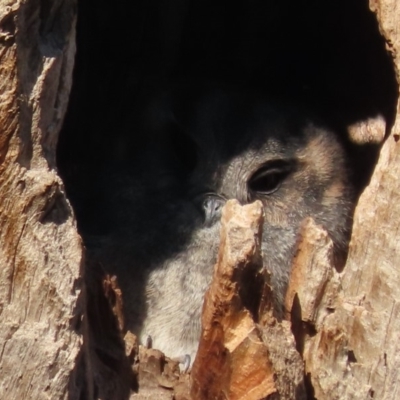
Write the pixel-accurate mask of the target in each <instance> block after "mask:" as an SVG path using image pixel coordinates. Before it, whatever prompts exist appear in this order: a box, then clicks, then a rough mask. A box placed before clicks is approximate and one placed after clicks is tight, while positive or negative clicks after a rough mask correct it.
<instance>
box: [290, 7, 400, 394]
mask: <svg viewBox="0 0 400 400" xmlns="http://www.w3.org/2000/svg"><path fill="white" fill-rule="evenodd" d="M370 6H371V9H373V10H374V11H375V12H376V14H377V17H378V20H379V24H380V29H381V32H382V34H383V35H384V36H385V38H386V40H387V44H388V49H389V50H390V52H391V54H392V55H393V57H394V62H395V65H396V71H397V76H398V81H400V77H399V71H400V68H399V67H400V32H399V30H398V23H399V20H400V7H399V4H398V2H396V0H382V1H371V2H370ZM397 110H398V112H397V118H396V121H395V124H394V126H393V128H392V129H391V132H390V135H389V137H388V138H387V140H386V142H385V143H384V145H383V147H382V150H381V153H380V157H379V161H378V164H377V166H376V168H375V172H374V174H373V176H372V179H371V182H370V184H369V186H368V187H367V188H366V189H365V191H364V193H363V194H362V196H361V198H360V200H359V203H358V205H357V208H356V211H355V216H354V226H353V233H352V239H351V243H350V250H349V255H348V259H347V263H346V266H345V268H344V270H343V272H342V273H340V274H339V273H337V272H336V271H335V270H334V269H333V268H332V263H331V261H330V257H329V251H330V246H331V244H330V243H329V241H328V242H327V243H326V244H325V245H324V244H323V241H324V240H325V239H323V236H324V235H323V234H322V233H321V232H319V231H318V228H316V227H309V232H308V233H306V234H305V236H303V250H302V249H301V248H300V253H301V252H302V251H303V255H302V256H301V257H304V259H305V261H306V262H305V264H304V260H303V263H302V265H303V267H302V268H303V270H302V272H301V273H300V276H301V284H300V282H299V283H297V282H296V279H295V275H298V274H297V272H298V271H297V269H296V267H295V270H294V274H293V275H292V286H291V291H290V293H289V294H288V296H289V298H288V299H287V305H288V306H289V307H290V308H291V311H292V313H291V318H292V321H293V320H295V321H296V324H295V326H297V327H298V328H299V329H298V330H297V331H295V332H296V340H297V342H298V343H301V346H300V347H299V350H300V351H301V352H302V354H303V358H304V360H305V369H306V374H307V376H308V377H309V379H310V383H311V384H312V387H313V392H314V393H313V395H314V396H315V398H317V399H373V398H375V399H396V398H398V397H399V393H398V391H399V389H398V386H399V378H398V370H399V368H400V357H399V354H400V352H399V341H398V332H399V331H400V325H399V312H400V307H399V300H398V299H399V298H400V289H399V288H400V285H399V282H400V271H399V268H398V267H399V256H400V240H399V228H398V227H399V218H398V215H399V213H400V180H399V176H400V152H399V145H400V144H399V138H400V115H399V114H400V112H399V108H397ZM375 128H378V130H379V124H375ZM383 129H384V127H382V126H381V127H380V130H381V131H383ZM382 133H383V132H382ZM382 133H379V134H376V133H374V135H375V137H380V136H382ZM318 236H319V237H318ZM310 241H314V243H315V244H316V246H315V245H314V246H312V247H311V249H308V250H307V249H305V248H304V247H306V244H307V243H310ZM322 253H324V254H322ZM320 256H321V257H320ZM310 260H314V261H313V262H315V260H317V261H316V263H315V264H316V266H317V268H316V270H318V271H319V273H318V274H316V273H315V272H314V271H313V269H308V268H307V263H308V262H309V261H310ZM296 266H297V264H296ZM331 288H334V290H331ZM310 326H311V329H310Z"/></svg>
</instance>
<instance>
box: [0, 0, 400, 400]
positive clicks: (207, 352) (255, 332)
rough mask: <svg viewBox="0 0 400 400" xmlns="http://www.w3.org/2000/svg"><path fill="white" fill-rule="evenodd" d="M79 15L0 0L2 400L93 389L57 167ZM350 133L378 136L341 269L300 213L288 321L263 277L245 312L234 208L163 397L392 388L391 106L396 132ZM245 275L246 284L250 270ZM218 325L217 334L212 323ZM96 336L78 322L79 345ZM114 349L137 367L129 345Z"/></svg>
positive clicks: (380, 0) (396, 162)
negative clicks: (191, 339)
mask: <svg viewBox="0 0 400 400" xmlns="http://www.w3.org/2000/svg"><path fill="white" fill-rule="evenodd" d="M370 8H371V9H372V10H373V11H374V12H375V14H376V17H377V20H378V22H379V27H380V31H381V34H382V35H383V36H384V38H385V40H386V45H387V49H388V51H389V52H390V54H391V55H392V57H393V60H394V64H395V66H396V73H397V81H398V82H400V75H399V71H400V33H399V31H398V29H397V27H398V25H399V23H400V9H399V7H398V6H397V1H396V0H375V1H370ZM343 13H346V10H345V9H344V10H343ZM75 22H76V9H75V4H74V2H72V1H68V0H67V1H64V2H56V3H54V4H49V3H48V2H45V1H33V0H28V1H26V2H17V1H15V2H9V3H4V2H3V3H2V4H0V96H1V97H0V98H1V104H0V129H1V130H0V265H1V272H0V284H1V285H0V315H1V328H0V343H1V351H0V397H1V398H10V399H14V398H15V399H30V398H32V399H38V398H39V399H41V398H54V399H58V398H63V399H67V398H69V399H76V398H78V395H79V393H81V394H82V393H85V392H83V391H82V388H79V387H76V385H77V386H79V385H80V384H82V381H85V382H86V383H85V384H82V385H84V386H85V388H84V390H85V391H86V394H87V395H88V396H94V395H95V392H94V389H93V376H91V374H92V373H93V369H92V367H93V366H91V364H90V363H91V361H90V359H91V358H90V357H91V353H90V352H91V347H90V343H86V346H87V347H86V349H88V351H87V353H86V357H87V359H86V362H85V363H83V364H82V360H83V359H84V358H85V357H84V356H83V355H82V354H83V353H81V356H79V357H78V353H79V350H80V349H81V344H82V336H81V334H82V333H84V331H85V329H79V328H80V327H82V325H81V319H82V315H83V314H85V311H84V310H85V304H87V303H88V304H89V300H90V299H88V298H86V299H85V291H83V292H81V299H80V300H79V301H78V297H79V293H80V291H81V288H82V286H81V282H80V278H81V276H82V266H83V248H82V243H81V240H80V237H79V235H78V233H77V229H76V223H75V220H74V216H73V212H72V208H71V206H70V204H69V201H68V199H67V197H66V195H65V190H64V187H63V182H62V181H61V179H60V178H59V176H58V175H57V169H56V161H55V147H56V144H57V139H58V133H59V131H60V128H61V126H62V123H63V118H64V115H65V112H66V108H67V103H68V97H69V93H70V89H71V80H72V70H73V64H74V55H75ZM354 23H357V22H354ZM351 130H352V134H354V136H355V138H357V140H359V141H362V142H364V143H368V142H380V141H382V139H383V138H384V137H386V140H385V142H384V144H383V146H382V149H381V152H380V156H379V160H378V163H377V165H376V168H375V171H374V174H373V176H372V179H371V181H370V183H369V185H368V186H367V188H366V189H365V191H364V192H363V193H362V195H361V197H360V199H359V203H358V205H357V208H356V211H355V216H354V226H353V233H352V239H351V242H350V249H349V254H348V259H347V262H346V265H345V267H344V268H343V270H342V271H338V270H337V269H335V267H334V265H333V262H332V244H331V241H330V239H329V237H328V236H327V234H326V232H324V230H323V229H321V228H320V227H318V226H316V225H315V224H314V222H313V221H312V220H308V221H305V223H304V227H303V230H302V232H301V235H300V240H299V247H298V253H297V256H296V258H295V260H294V265H293V272H292V276H291V281H290V286H289V291H288V293H287V297H286V309H287V315H286V319H285V320H283V321H279V320H277V319H276V318H275V317H274V316H273V315H272V314H271V312H270V306H269V303H268V285H267V286H265V287H262V288H261V287H259V292H258V294H259V301H258V303H257V310H256V311H257V315H256V316H255V314H256V313H255V312H254V309H253V312H250V311H249V309H251V307H250V308H249V306H248V304H247V303H246V297H245V296H246V293H245V292H246V291H243V290H240V289H241V287H242V285H243V282H241V280H240V276H241V275H240V274H242V275H243V274H244V272H243V271H242V272H243V273H242V272H240V274H239V279H238V276H237V275H235V274H232V269H234V268H239V267H240V268H247V267H246V266H247V265H248V266H250V267H251V266H252V268H253V267H254V265H256V264H257V251H258V250H257V235H259V231H258V228H257V226H258V225H257V224H259V219H260V218H261V212H260V210H258V209H257V205H253V207H255V208H254V209H251V211H249V210H242V209H240V208H237V207H236V205H232V204H230V205H229V208H227V210H226V211H225V218H226V219H225V224H224V230H223V233H222V235H223V236H222V239H223V240H222V242H223V245H222V247H221V255H222V257H220V264H219V265H218V266H217V268H216V273H215V280H214V282H213V284H212V287H211V289H210V291H209V292H208V294H207V296H206V305H207V306H206V308H205V309H204V315H203V324H204V332H203V337H202V342H201V345H200V351H199V357H198V359H197V360H196V363H195V366H194V369H193V373H192V376H191V378H190V379H187V380H186V381H185V380H184V381H182V380H179V379H180V378H178V377H176V376H175V375H174V374H175V372H174V369H173V368H172V367H171V371H172V372H171V376H172V377H173V378H171V379H172V380H171V381H168V382H167V383H166V381H165V380H164V381H162V382H163V383H162V382H161V381H160V379H161V378H157V379H158V382H159V383H160V382H161V383H162V384H161V386H164V387H167V388H168V390H167V392H165V393H164V395H165V398H171V397H172V396H173V392H171V389H173V388H174V387H175V396H176V398H189V397H192V398H195V399H206V398H211V397H212V398H230V399H254V400H255V399H261V398H265V397H268V396H269V397H268V398H280V399H293V398H298V399H301V398H317V399H373V398H377V399H395V398H397V397H398V396H399V395H398V389H397V387H398V382H399V378H398V373H397V371H398V370H399V368H400V359H399V357H398V354H399V349H398V346H399V344H398V332H399V331H400V326H399V322H398V321H399V320H400V319H399V317H398V313H399V312H400V306H399V304H400V303H399V301H398V300H397V299H398V298H400V293H399V291H400V285H399V282H400V275H399V274H400V272H399V268H397V267H398V260H399V256H400V240H399V235H400V233H399V228H398V227H399V217H398V216H399V214H400V180H399V176H400V152H399V145H400V144H399V140H400V111H399V108H398V107H397V115H396V120H395V122H394V124H393V126H384V124H382V123H381V120H379V119H375V120H369V121H367V122H365V123H362V124H359V125H357V126H354V127H352V129H351ZM235 207H236V208H235ZM243 218H244V219H243ZM232 221H233V222H232ZM238 221H239V222H240V221H241V222H240V223H239V225H240V224H242V223H243V224H244V225H243V224H242V225H240V226H241V229H243V232H244V233H243V235H244V236H245V237H246V238H247V239H246V240H247V242H246V241H243V251H242V253H240V254H239V253H237V252H236V253H235V252H234V251H233V250H234V247H230V246H232V242H231V241H230V240H229V229H230V226H232V223H238ZM243 221H245V222H243ZM230 224H231V225H230ZM224 235H225V236H224ZM246 235H247V236H246ZM246 245H247V246H248V247H246ZM246 249H247V250H248V251H247V250H246ZM246 251H247V252H246ZM224 256H226V258H224ZM235 257H238V258H237V261H238V263H236V264H235ZM227 260H228V261H227ZM239 261H240V262H239ZM239 264H240V265H239ZM221 275H223V278H224V279H225V280H224V279H222V278H221ZM218 277H219V278H218ZM254 279H255V285H256V286H257V279H258V278H257V271H255V273H254ZM110 285H111V286H112V284H110ZM111 286H110V287H111ZM108 289H110V288H109V287H108ZM108 289H107V290H108ZM110 290H111V292H112V291H113V290H114V291H117V288H115V287H111V289H110ZM91 295H93V293H92V292H91ZM86 311H87V310H86ZM116 314H118V313H116ZM216 315H217V316H218V318H217V319H216ZM86 316H87V315H86ZM216 321H217V322H218V324H217V325H218V329H219V331H218V330H217V331H214V332H211V331H210V329H211V326H212V325H213V324H214V325H215V322H216ZM117 325H118V324H116V325H115V326H112V327H111V328H110V329H117V330H118V326H117ZM77 331H79V332H80V334H78V333H77ZM118 334H119V333H118V332H117V335H118ZM127 338H129V335H128V336H127ZM95 339H96V338H95V337H94V336H93V335H91V334H90V332H89V334H88V332H86V336H85V340H86V341H90V340H95ZM121 340H122V338H121ZM132 343H133V342H130V341H129V340H128V339H126V346H127V347H129V346H128V345H131V347H132V348H135V345H134V344H132ZM221 355H223V357H222V358H218V357H217V356H221ZM142 356H143V355H142ZM124 357H127V359H129V360H131V362H132V363H133V364H135V363H136V360H137V354H132V353H131V352H130V350H129V349H127V353H126V355H125V356H124ZM146 357H147V356H146V355H144V356H143V358H146ZM122 358H123V357H122ZM122 358H121V360H122ZM156 358H157V357H156ZM133 360H135V361H133ZM255 360H257V363H255ZM125 361H126V360H125ZM125 361H124V362H125ZM121 362H122V361H121ZM150 364H151V363H150ZM136 367H137V365H136V364H135V368H136ZM149 369H151V365H150V367H149ZM142 370H143V368H142ZM139 371H140V366H139ZM217 371H219V372H220V373H221V374H220V376H218V374H217ZM161 375H162V374H161ZM161 375H160V376H161ZM127 379H128V378H127ZM129 379H130V378H129ZM161 380H162V379H161ZM171 382H172V383H171ZM128 386H129V387H132V385H131V383H129V384H128ZM128 386H127V387H128ZM182 387H183V389H182ZM152 390H153V389H152ZM100 392H101V391H100ZM189 392H190V393H191V395H189ZM103 393H106V392H103ZM121 393H122V392H121ZM154 393H155V392H154ZM157 393H158V392H157ZM143 396H144V397H145V396H146V394H145V393H143ZM147 396H151V394H147ZM157 396H161V395H159V394H157ZM133 397H134V398H136V397H137V398H140V395H139V396H138V395H133ZM148 398H149V397H148ZM150 398H151V397H150ZM160 398H161V397H160Z"/></svg>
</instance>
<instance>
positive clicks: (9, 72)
mask: <svg viewBox="0 0 400 400" xmlns="http://www.w3.org/2000/svg"><path fill="white" fill-rule="evenodd" d="M74 40H75V16H74V3H73V2H72V1H64V2H56V3H54V2H53V3H49V2H46V1H39V0H28V1H25V2H21V1H11V2H10V1H1V2H0V127H1V128H0V129H1V131H0V265H1V268H0V314H1V324H0V343H1V347H0V348H1V350H0V398H2V399H49V398H51V399H61V398H67V397H68V393H67V390H68V382H69V376H70V373H71V371H72V370H73V368H74V364H75V358H76V356H77V353H78V349H79V346H80V339H79V337H78V336H77V335H76V334H75V333H74V331H73V330H72V327H71V322H72V316H73V314H74V308H75V306H76V301H77V296H78V287H77V278H78V276H79V271H80V266H81V261H82V247H81V241H80V238H79V236H78V234H77V231H76V226H75V222H74V220H73V217H72V213H71V207H70V205H69V203H68V202H67V200H66V198H65V193H64V188H63V184H62V182H61V180H60V178H59V177H58V176H57V173H56V171H55V145H56V143H57V136H58V132H59V130H60V126H61V123H62V120H63V116H64V113H65V111H66V107H67V102H68V96H69V90H70V87H71V76H72V68H73V59H74V53H75V43H74Z"/></svg>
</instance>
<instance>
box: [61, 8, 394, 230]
mask: <svg viewBox="0 0 400 400" xmlns="http://www.w3.org/2000/svg"><path fill="white" fill-rule="evenodd" d="M78 11H79V17H78V28H77V30H78V34H77V56H76V66H75V71H74V80H73V87H72V93H71V100H70V105H69V109H68V113H67V116H66V119H65V124H64V128H63V130H62V132H61V135H60V140H59V146H58V154H57V159H58V167H59V170H60V173H61V175H62V177H63V178H64V181H65V184H66V188H67V192H68V195H69V197H70V200H71V201H72V204H73V206H74V208H75V210H76V214H77V219H78V224H79V227H80V228H82V227H85V228H86V229H88V230H91V231H93V230H94V231H96V230H97V229H98V230H101V229H103V228H102V222H101V218H99V215H98V213H99V210H96V207H93V203H97V202H98V200H99V198H100V197H99V196H101V193H100V192H99V188H98V187H96V184H95V181H96V177H97V176H98V174H99V171H100V170H101V168H102V167H103V166H104V164H105V163H110V162H114V161H116V160H118V161H120V159H121V158H123V160H124V162H127V164H128V167H133V168H135V167H136V166H135V162H134V153H135V149H138V148H140V147H141V146H143V147H145V146H146V145H148V143H144V142H143V141H144V140H143V137H142V136H141V135H138V134H137V132H135V121H136V120H137V119H138V118H140V113H141V112H143V108H141V107H142V105H143V104H144V103H145V102H146V99H147V98H148V97H149V95H150V94H151V93H153V92H154V91H155V90H156V89H157V87H161V86H162V85H165V83H166V82H171V81H174V80H179V79H182V78H186V79H189V80H191V81H196V80H200V79H201V80H209V81H213V82H220V83H228V84H240V85H242V86H246V87H249V88H255V89H256V90H257V91H258V92H264V93H266V94H267V95H272V96H275V97H279V98H282V99H288V100H290V101H291V103H294V104H299V105H300V104H301V105H302V106H304V105H307V106H308V105H309V106H310V107H312V109H313V110H317V111H318V113H319V114H321V115H323V117H324V119H325V121H327V122H328V123H330V124H332V125H333V126H334V127H335V130H336V131H337V132H345V131H346V127H347V126H348V125H349V124H352V123H355V122H357V121H361V120H365V119H367V118H371V117H376V116H378V115H381V116H383V118H384V119H385V120H386V123H387V126H388V127H390V126H391V124H392V122H393V118H394V112H395V105H396V100H397V93H398V87H397V84H396V80H395V74H394V69H393V65H392V62H391V58H390V56H389V55H388V53H387V52H386V50H385V42H384V39H383V38H382V37H381V35H380V34H379V30H378V25H377V21H376V18H375V15H374V14H373V13H372V12H370V11H369V9H368V2H367V1H360V2H347V1H345V0H339V1H338V0H336V1H328V2H320V1H317V0H313V1H305V0H302V1H286V2H278V1H275V0H269V1H261V0H256V1H251V2H244V1H238V2H233V3H232V2H228V1H220V2H212V1H201V2H200V1H196V2H190V3H189V2H185V1H183V0H175V1H170V2H163V1H159V0H151V1H144V0H143V1H134V2H132V1H126V0H125V1H124V0H119V1H115V2H114V3H113V5H112V6H110V4H109V3H107V2H105V1H98V0H96V1H93V0H88V1H82V2H79V4H78ZM113 16H114V17H113ZM343 135H345V134H343ZM184 145H186V144H185V143H183V144H180V146H184ZM188 145H189V147H190V144H188ZM121 147H122V149H123V155H124V156H123V157H120V149H121ZM349 147H350V151H352V152H353V155H352V159H353V161H354V160H356V162H355V163H354V165H353V167H354V170H355V176H356V181H357V182H359V183H360V186H361V187H362V186H363V185H364V184H365V183H366V182H367V181H368V179H369V174H370V173H371V171H372V168H373V166H374V164H375V161H376V155H377V150H378V146H364V147H362V148H358V147H357V146H353V145H351V144H350V146H349ZM136 151H137V150H136ZM93 214H94V215H93Z"/></svg>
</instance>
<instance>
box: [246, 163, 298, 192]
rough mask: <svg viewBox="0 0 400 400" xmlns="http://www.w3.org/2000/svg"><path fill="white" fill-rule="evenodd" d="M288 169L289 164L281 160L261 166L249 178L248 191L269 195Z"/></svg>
mask: <svg viewBox="0 0 400 400" xmlns="http://www.w3.org/2000/svg"><path fill="white" fill-rule="evenodd" d="M290 171H291V168H290V164H287V163H284V162H282V161H279V162H273V163H268V164H267V165H264V166H262V167H261V168H260V169H259V170H257V171H256V172H255V173H254V174H253V175H252V177H251V178H250V180H249V182H248V189H249V192H250V193H255V194H261V195H270V194H272V193H274V192H276V191H277V190H278V189H279V188H280V186H281V184H282V182H283V181H284V179H285V178H286V177H287V176H288V175H289V173H290Z"/></svg>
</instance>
